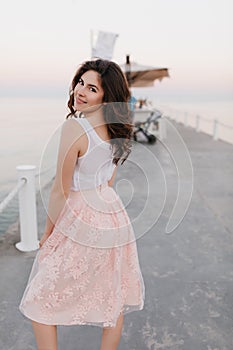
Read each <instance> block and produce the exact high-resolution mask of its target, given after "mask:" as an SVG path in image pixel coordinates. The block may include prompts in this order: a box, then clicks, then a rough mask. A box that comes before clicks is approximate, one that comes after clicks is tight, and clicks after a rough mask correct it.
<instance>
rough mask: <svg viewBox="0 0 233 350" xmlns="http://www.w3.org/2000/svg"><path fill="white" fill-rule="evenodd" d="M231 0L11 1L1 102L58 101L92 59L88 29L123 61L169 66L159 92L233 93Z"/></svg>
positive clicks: (4, 29)
mask: <svg viewBox="0 0 233 350" xmlns="http://www.w3.org/2000/svg"><path fill="white" fill-rule="evenodd" d="M232 13H233V1H232V0H153V1H152V0H143V1H141V2H140V5H139V4H137V2H136V1H131V0H128V1H125V0H124V1H123V0H118V1H110V0H99V1H93V2H92V1H89V2H88V1H78V0H56V1H55V0H38V1H35V0H20V1H18V0H9V1H6V0H5V1H1V11H0V30H1V38H0V48H1V65H0V76H1V82H0V96H17V95H18V96H23V95H25V96H26V95H34V96H37V95H38V96H39V95H40V96H41V95H43V96H45V95H48V96H53V95H54V96H60V95H62V94H64V92H66V91H67V89H68V85H69V83H70V81H71V79H72V77H73V74H74V72H75V70H76V68H77V66H78V64H79V63H80V62H82V61H84V60H86V59H89V58H90V55H91V41H90V33H91V30H103V31H109V32H114V33H117V34H119V36H118V38H117V41H116V45H115V48H114V55H113V59H114V60H115V61H116V62H118V63H122V62H123V61H124V60H125V55H126V54H128V53H129V54H130V55H131V59H132V60H135V61H138V62H140V63H143V64H149V65H155V66H161V67H162V66H163V67H167V68H169V71H170V75H171V77H170V78H169V79H167V78H165V79H164V80H163V81H162V82H161V83H159V82H156V85H155V86H156V87H157V89H158V91H159V92H160V93H165V94H166V93H171V94H172V93H183V92H186V93H190V94H192V93H194V94H195V93H197V92H199V93H200V94H202V93H203V94H216V95H218V94H219V95H227V94H228V95H230V94H232V92H233V63H232V62H233V46H232V37H233V35H232V34H233V22H232Z"/></svg>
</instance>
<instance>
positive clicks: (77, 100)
mask: <svg viewBox="0 0 233 350" xmlns="http://www.w3.org/2000/svg"><path fill="white" fill-rule="evenodd" d="M76 103H78V104H85V103H86V102H85V101H83V100H81V99H80V98H77V99H76Z"/></svg>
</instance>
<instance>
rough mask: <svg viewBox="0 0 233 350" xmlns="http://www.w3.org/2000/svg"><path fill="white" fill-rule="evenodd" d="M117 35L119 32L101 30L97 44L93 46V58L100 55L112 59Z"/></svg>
mask: <svg viewBox="0 0 233 350" xmlns="http://www.w3.org/2000/svg"><path fill="white" fill-rule="evenodd" d="M117 37H118V34H115V33H110V32H102V31H99V32H98V36H97V39H96V43H95V46H93V47H92V52H91V56H92V58H94V57H99V58H103V59H107V60H111V59H112V55H113V49H114V46H115V42H116V39H117Z"/></svg>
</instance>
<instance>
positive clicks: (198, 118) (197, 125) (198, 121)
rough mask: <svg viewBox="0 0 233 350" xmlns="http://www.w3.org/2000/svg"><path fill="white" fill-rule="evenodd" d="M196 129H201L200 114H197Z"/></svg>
mask: <svg viewBox="0 0 233 350" xmlns="http://www.w3.org/2000/svg"><path fill="white" fill-rule="evenodd" d="M196 131H197V132H199V131H200V116H199V115H197V116H196Z"/></svg>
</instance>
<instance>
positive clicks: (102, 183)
mask: <svg viewBox="0 0 233 350" xmlns="http://www.w3.org/2000/svg"><path fill="white" fill-rule="evenodd" d="M129 98H130V92H129V89H128V85H127V82H126V79H125V76H124V74H123V73H122V71H121V69H120V67H119V66H118V65H117V64H116V63H114V62H112V61H107V60H101V59H97V60H91V61H87V62H85V63H84V64H83V65H81V66H80V67H79V69H78V71H77V72H76V74H75V76H74V78H73V81H72V84H71V91H70V98H69V101H68V107H69V109H70V113H69V115H68V116H67V120H66V121H65V122H64V124H63V126H62V131H61V138H60V145H59V152H58V161H57V170H56V176H55V180H54V183H53V186H52V189H51V193H50V199H49V204H48V215H47V220H46V225H45V230H44V233H43V236H42V238H41V240H40V250H39V251H38V253H37V256H36V258H35V261H34V264H33V267H32V270H31V274H30V276H29V280H28V283H27V286H26V289H25V291H24V294H23V297H22V300H21V303H20V307H19V309H20V311H21V312H22V313H23V314H24V315H25V316H26V317H27V318H29V319H31V320H32V326H33V330H34V333H35V337H36V342H37V346H38V350H42V349H43V350H45V349H49V350H57V325H95V326H100V327H102V329H103V332H102V340H101V345H100V349H101V350H115V349H117V347H118V344H119V341H120V337H121V333H122V327H123V318H124V314H126V313H128V312H131V311H135V310H141V309H142V308H143V305H144V282H143V278H142V275H141V270H140V266H139V261H138V254H137V246H136V242H135V236H134V232H133V229H132V226H131V223H130V220H129V217H128V215H127V212H126V210H125V208H124V206H123V203H122V201H121V199H120V198H119V196H118V195H117V193H116V192H115V190H114V189H113V187H112V185H113V182H114V178H115V176H116V171H117V167H118V166H119V164H123V162H124V161H125V159H126V158H127V157H128V155H129V153H130V151H131V141H130V140H131V136H132V124H131V123H130V111H129V109H128V101H129ZM77 113H78V117H77Z"/></svg>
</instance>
